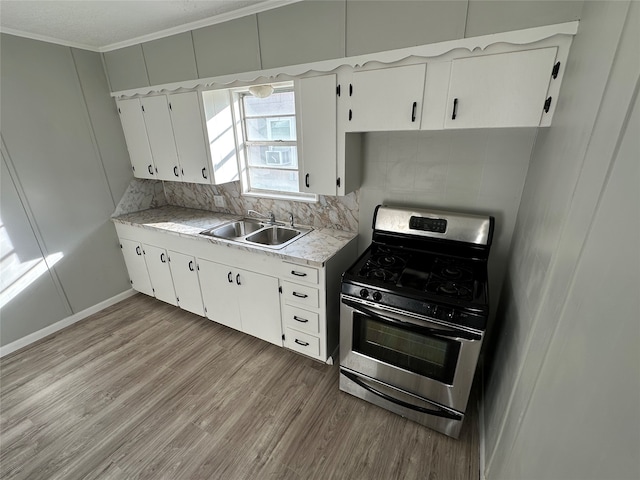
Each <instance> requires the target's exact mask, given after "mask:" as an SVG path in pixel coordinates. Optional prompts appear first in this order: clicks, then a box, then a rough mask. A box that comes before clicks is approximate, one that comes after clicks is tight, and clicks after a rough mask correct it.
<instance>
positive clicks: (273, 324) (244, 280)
mask: <svg viewBox="0 0 640 480" xmlns="http://www.w3.org/2000/svg"><path fill="white" fill-rule="evenodd" d="M234 280H235V281H236V284H237V286H238V287H239V288H238V291H239V297H238V299H239V306H240V318H241V319H242V331H243V332H245V333H248V334H249V335H253V336H254V337H258V338H261V339H262V340H265V341H267V342H270V343H273V344H275V345H279V346H282V322H281V316H280V296H279V295H280V294H279V291H278V279H277V278H274V277H268V276H266V275H261V274H258V273H253V272H247V271H244V270H237V271H236V276H235V277H234Z"/></svg>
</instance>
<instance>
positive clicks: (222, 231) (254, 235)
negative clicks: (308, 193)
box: [200, 218, 312, 249]
mask: <svg viewBox="0 0 640 480" xmlns="http://www.w3.org/2000/svg"><path fill="white" fill-rule="evenodd" d="M311 230H312V229H311V228H306V227H286V226H284V225H282V224H278V225H272V224H270V223H263V222H260V221H259V220H255V219H252V218H245V219H242V220H235V221H233V222H229V223H225V224H224V225H218V226H217V227H213V228H209V229H207V230H204V231H202V232H200V234H201V235H207V236H209V237H215V238H222V239H225V240H231V241H234V242H238V243H244V244H254V245H260V246H263V247H267V248H274V249H280V248H284V247H285V246H287V245H289V244H290V243H291V242H294V241H295V240H297V239H298V238H300V237H302V236H303V235H306V234H307V233H309V232H310V231H311Z"/></svg>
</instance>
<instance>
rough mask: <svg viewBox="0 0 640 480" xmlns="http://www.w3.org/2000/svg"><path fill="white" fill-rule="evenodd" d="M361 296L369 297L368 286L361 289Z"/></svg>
mask: <svg viewBox="0 0 640 480" xmlns="http://www.w3.org/2000/svg"><path fill="white" fill-rule="evenodd" d="M360 296H361V297H362V298H367V297H368V296H369V290H367V289H366V288H363V289H362V290H360Z"/></svg>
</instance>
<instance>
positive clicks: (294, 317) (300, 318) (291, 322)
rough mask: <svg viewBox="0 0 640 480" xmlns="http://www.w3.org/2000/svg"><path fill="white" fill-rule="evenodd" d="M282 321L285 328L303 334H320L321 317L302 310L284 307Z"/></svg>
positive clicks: (288, 306)
mask: <svg viewBox="0 0 640 480" xmlns="http://www.w3.org/2000/svg"><path fill="white" fill-rule="evenodd" d="M282 319H283V321H284V324H285V326H287V327H291V328H294V329H296V330H300V331H302V332H307V333H311V334H313V335H318V333H320V315H318V314H317V313H315V312H310V311H308V310H303V309H302V308H298V307H293V306H291V305H284V307H283V309H282Z"/></svg>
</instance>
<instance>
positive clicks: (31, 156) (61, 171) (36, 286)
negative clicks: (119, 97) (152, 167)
mask: <svg viewBox="0 0 640 480" xmlns="http://www.w3.org/2000/svg"><path fill="white" fill-rule="evenodd" d="M0 61H1V62H2V63H1V71H0V75H1V77H0V81H1V83H2V104H1V108H0V114H1V122H2V142H3V148H2V157H3V171H2V177H3V178H2V183H3V187H6V188H3V189H2V193H1V194H2V200H1V203H2V222H3V230H4V238H3V245H2V247H3V254H2V256H3V258H6V257H5V256H6V255H7V254H11V255H13V253H15V255H14V256H13V257H12V259H13V260H12V261H11V262H9V263H5V262H4V261H3V264H2V278H3V285H2V289H3V290H2V295H3V307H2V312H1V313H2V314H1V316H0V322H1V324H0V335H1V339H0V342H1V345H3V346H4V345H7V344H8V343H11V342H13V341H15V340H17V339H19V338H21V337H24V336H26V335H28V334H30V333H33V332H35V331H37V330H40V329H42V328H44V327H46V326H48V325H51V324H53V323H55V322H57V321H59V320H61V319H63V318H64V317H67V316H68V315H70V314H74V313H78V312H80V311H82V310H84V309H87V308H89V307H92V306H94V305H96V304H98V303H100V302H102V301H104V300H106V299H108V298H110V297H113V296H114V295H116V294H119V293H121V292H123V291H125V290H127V288H128V286H129V282H128V278H127V273H126V269H125V268H124V262H123V260H122V255H121V254H120V252H119V246H118V241H117V237H116V235H115V231H114V229H113V225H111V222H110V221H109V217H110V215H111V213H112V212H113V210H114V208H115V205H116V203H117V202H118V200H119V198H120V197H121V196H122V194H123V192H124V191H125V189H126V187H127V185H128V183H129V181H130V179H131V168H130V164H129V160H128V156H127V153H126V152H127V151H126V146H125V143H124V137H123V134H122V127H121V126H120V122H119V118H118V115H117V113H116V110H115V103H114V101H113V99H111V98H110V97H109V91H108V88H107V82H106V78H105V76H104V73H103V70H102V67H101V64H102V62H101V59H100V55H99V54H97V53H92V52H86V51H79V50H73V49H70V48H67V47H62V46H59V45H53V44H50V43H44V42H39V41H35V40H28V39H24V38H20V37H15V36H12V35H5V34H3V35H2V41H1V57H0ZM29 265H35V266H36V267H35V268H36V270H33V269H31V270H24V269H25V267H26V266H29ZM23 270H24V271H23ZM9 272H12V274H11V275H10V274H9ZM20 272H22V273H20ZM9 278H10V279H11V281H10V282H9V281H8V280H7V279H9ZM5 281H7V282H6V283H8V284H5ZM10 291H11V292H12V293H11V294H10V295H9V293H7V292H10ZM4 300H6V302H5V301H4Z"/></svg>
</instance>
